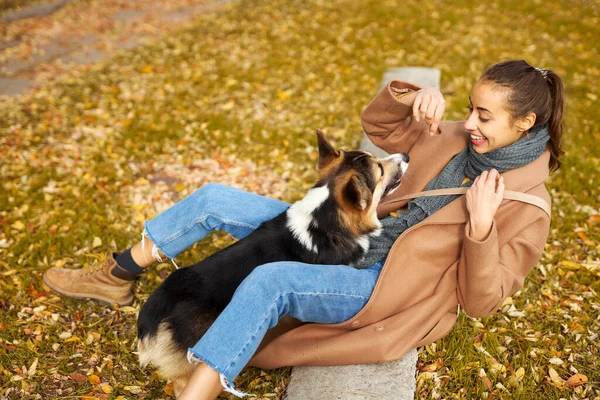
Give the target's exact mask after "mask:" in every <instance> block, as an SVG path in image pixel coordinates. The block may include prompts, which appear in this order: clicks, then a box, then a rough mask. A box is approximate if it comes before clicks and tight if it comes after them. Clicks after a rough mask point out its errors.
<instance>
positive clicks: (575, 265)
mask: <svg viewBox="0 0 600 400" xmlns="http://www.w3.org/2000/svg"><path fill="white" fill-rule="evenodd" d="M558 265H560V266H562V267H565V268H567V269H573V270H576V269H579V268H581V264H578V263H576V262H574V261H567V260H562V261H561V262H559V263H558Z"/></svg>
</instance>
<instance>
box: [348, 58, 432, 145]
mask: <svg viewBox="0 0 600 400" xmlns="http://www.w3.org/2000/svg"><path fill="white" fill-rule="evenodd" d="M440 78H441V72H440V70H439V69H435V68H423V67H401V68H393V69H389V70H387V71H386V72H385V73H384V74H383V79H382V80H381V84H380V86H379V90H381V89H383V87H384V86H385V85H386V84H387V83H388V82H389V81H391V80H394V79H397V80H401V81H406V82H410V83H413V84H415V85H417V86H420V87H435V88H438V89H439V87H440ZM360 148H361V150H366V151H369V152H371V153H372V154H373V155H375V156H377V157H387V156H388V155H389V154H388V153H386V152H385V151H383V150H381V149H380V148H379V147H377V146H375V145H374V144H373V143H372V142H371V141H370V140H369V138H368V137H367V136H366V135H363V138H362V141H361V142H360Z"/></svg>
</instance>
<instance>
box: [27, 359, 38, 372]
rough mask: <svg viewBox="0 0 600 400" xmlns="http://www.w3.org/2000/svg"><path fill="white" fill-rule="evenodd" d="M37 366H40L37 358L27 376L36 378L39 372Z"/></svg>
mask: <svg viewBox="0 0 600 400" xmlns="http://www.w3.org/2000/svg"><path fill="white" fill-rule="evenodd" d="M37 366H38V359H37V358H36V359H35V360H33V362H32V363H31V366H30V367H29V368H27V375H29V376H34V375H35V372H36V371H37Z"/></svg>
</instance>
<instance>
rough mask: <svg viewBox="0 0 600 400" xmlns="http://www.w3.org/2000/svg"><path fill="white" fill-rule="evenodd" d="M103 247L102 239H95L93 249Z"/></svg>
mask: <svg viewBox="0 0 600 400" xmlns="http://www.w3.org/2000/svg"><path fill="white" fill-rule="evenodd" d="M99 246H102V239H100V238H99V237H98V236H96V237H94V241H93V242H92V248H96V247H99Z"/></svg>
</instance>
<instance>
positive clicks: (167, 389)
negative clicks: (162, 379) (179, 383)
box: [163, 383, 175, 397]
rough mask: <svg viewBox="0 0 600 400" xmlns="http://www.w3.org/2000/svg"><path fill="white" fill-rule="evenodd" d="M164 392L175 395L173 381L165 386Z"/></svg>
mask: <svg viewBox="0 0 600 400" xmlns="http://www.w3.org/2000/svg"><path fill="white" fill-rule="evenodd" d="M163 392H165V393H166V394H168V395H169V396H173V397H174V396H175V390H174V389H173V384H172V383H168V384H166V385H165V387H164V388H163Z"/></svg>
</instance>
